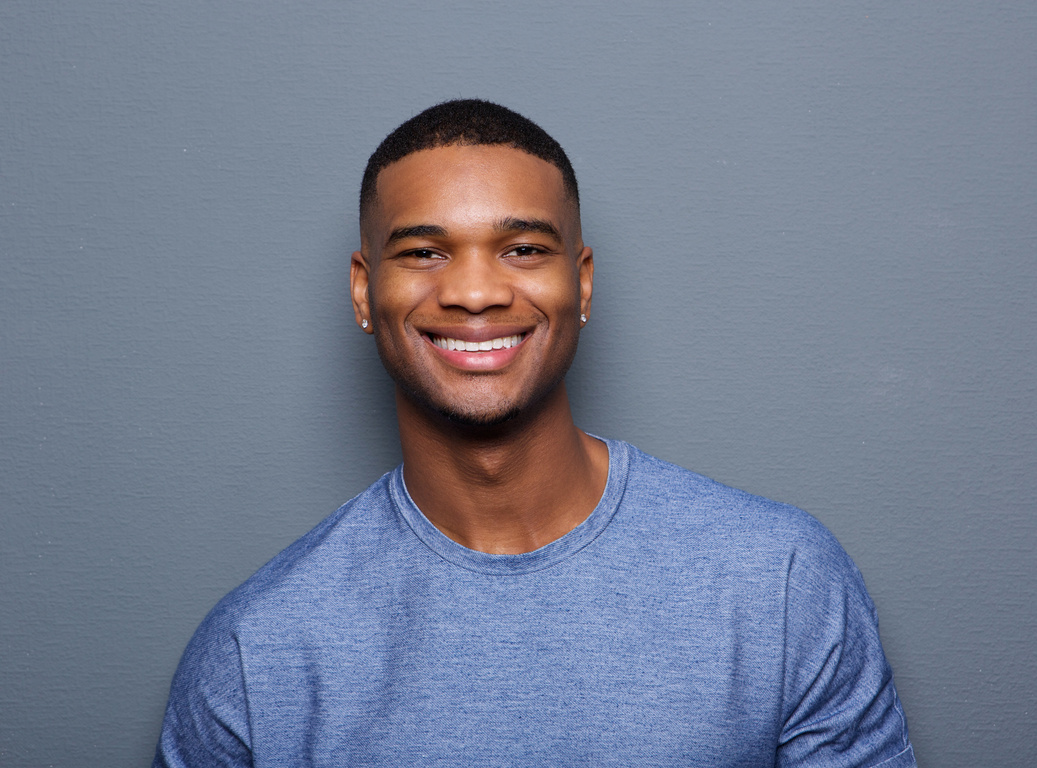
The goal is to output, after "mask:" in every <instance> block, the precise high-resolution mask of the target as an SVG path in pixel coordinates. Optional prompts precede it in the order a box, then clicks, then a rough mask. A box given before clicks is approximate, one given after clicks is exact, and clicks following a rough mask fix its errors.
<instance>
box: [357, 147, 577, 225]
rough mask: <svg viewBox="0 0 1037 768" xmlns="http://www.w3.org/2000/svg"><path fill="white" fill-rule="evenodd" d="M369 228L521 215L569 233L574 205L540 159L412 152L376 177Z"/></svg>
mask: <svg viewBox="0 0 1037 768" xmlns="http://www.w3.org/2000/svg"><path fill="white" fill-rule="evenodd" d="M376 189H377V195H376V199H375V204H374V205H373V206H372V214H374V215H372V216H371V217H370V218H371V222H370V223H371V224H372V225H374V226H375V227H376V228H378V229H380V230H382V231H387V230H389V229H392V228H394V227H397V226H400V225H418V224H437V225H443V226H447V227H449V225H450V223H451V222H453V223H455V225H456V224H461V223H462V222H468V223H470V224H474V223H476V222H478V221H481V220H492V221H499V220H500V219H501V218H502V217H507V216H522V217H535V218H541V219H547V220H549V221H552V222H553V223H554V224H555V225H556V226H557V227H558V228H559V230H560V231H565V230H568V229H571V228H572V226H573V225H574V224H575V225H576V226H577V227H578V221H574V220H575V219H576V216H577V214H576V210H575V208H576V207H575V204H574V203H573V201H572V200H570V199H569V196H568V195H567V193H566V191H565V185H564V183H563V181H562V173H561V171H559V170H558V168H556V167H555V166H554V165H552V164H551V163H549V162H547V161H546V160H542V159H540V158H539V157H536V156H534V155H530V154H529V153H527V152H523V151H522V150H519V149H515V148H513V147H507V146H500V145H489V146H485V145H479V146H446V147H436V148H434V149H424V150H421V151H419V152H413V153H411V154H409V155H407V156H406V157H404V158H402V159H401V160H398V161H396V162H395V163H392V164H391V165H388V166H386V167H385V168H384V169H383V170H382V172H381V173H380V174H379V175H378V180H377V186H376Z"/></svg>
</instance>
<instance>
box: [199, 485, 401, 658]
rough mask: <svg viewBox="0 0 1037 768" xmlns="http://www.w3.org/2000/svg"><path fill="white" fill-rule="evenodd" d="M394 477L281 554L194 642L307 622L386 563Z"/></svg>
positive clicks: (224, 603)
mask: <svg viewBox="0 0 1037 768" xmlns="http://www.w3.org/2000/svg"><path fill="white" fill-rule="evenodd" d="M390 477H391V473H388V474H386V475H384V476H383V477H382V478H380V479H379V480H378V481H377V482H375V483H373V484H372V485H371V486H369V487H368V488H367V489H366V490H364V491H363V492H362V493H360V494H358V495H357V496H355V497H353V498H352V499H350V500H349V501H347V502H346V503H345V504H343V505H342V506H341V507H339V508H338V509H337V510H336V511H335V512H333V513H332V514H330V515H329V516H328V517H326V518H325V519H324V520H322V521H321V522H320V523H318V524H317V525H316V526H315V527H314V528H312V529H311V530H310V531H309V532H307V533H306V534H304V535H303V536H302V537H300V538H299V539H297V540H296V541H295V542H293V543H292V544H290V545H289V546H288V547H286V548H285V549H283V550H282V551H281V552H280V553H278V554H277V555H276V556H274V557H273V558H272V559H271V560H270V561H269V562H267V563H266V564H265V565H263V566H262V567H261V568H260V569H259V570H257V571H256V572H255V573H254V574H253V575H252V576H250V577H249V578H248V579H247V580H245V582H243V583H242V584H241V585H240V586H238V587H237V588H235V589H233V590H232V591H231V592H229V593H228V594H227V595H226V596H225V597H224V598H223V599H222V600H220V601H219V602H218V603H217V604H216V606H215V607H214V608H213V609H212V610H211V611H210V612H209V614H208V616H207V617H206V618H205V620H204V621H203V622H202V624H201V626H199V628H198V631H197V632H196V635H195V638H194V640H193V641H192V643H195V644H197V643H206V642H208V641H209V639H210V638H217V637H218V638H222V639H223V642H225V643H226V642H230V640H231V638H234V639H235V640H237V639H240V636H242V635H245V636H247V635H250V634H257V633H258V634H262V633H263V632H266V631H268V629H269V626H270V625H271V624H283V623H284V622H285V620H286V619H290V618H299V617H305V616H307V614H308V611H309V610H310V608H309V607H308V606H312V605H314V604H319V603H320V600H321V597H322V596H323V595H326V594H328V593H329V592H331V591H333V590H335V588H336V585H337V584H340V583H341V582H342V581H344V580H349V579H350V575H351V574H353V573H355V572H356V571H357V570H359V569H364V568H365V567H368V566H369V564H370V563H372V562H374V561H376V560H378V559H380V558H383V557H384V555H385V552H386V551H387V547H388V545H387V543H386V542H387V541H388V540H391V539H392V538H393V537H394V536H396V535H397V534H398V528H399V521H398V519H397V516H396V515H395V513H394V506H393V503H392V500H391V498H390V495H389V490H388V485H389V478H390Z"/></svg>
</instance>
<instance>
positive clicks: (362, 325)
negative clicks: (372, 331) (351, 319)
mask: <svg viewBox="0 0 1037 768" xmlns="http://www.w3.org/2000/svg"><path fill="white" fill-rule="evenodd" d="M360 327H361V328H363V329H365V330H366V329H367V318H366V317H365V318H364V319H363V320H361V321H360Z"/></svg>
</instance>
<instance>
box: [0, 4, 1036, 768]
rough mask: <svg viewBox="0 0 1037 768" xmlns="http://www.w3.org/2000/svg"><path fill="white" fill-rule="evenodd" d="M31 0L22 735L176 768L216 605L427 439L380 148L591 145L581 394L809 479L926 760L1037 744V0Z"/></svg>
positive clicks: (20, 392) (19, 390)
mask: <svg viewBox="0 0 1037 768" xmlns="http://www.w3.org/2000/svg"><path fill="white" fill-rule="evenodd" d="M563 6H564V7H557V6H556V3H555V2H548V1H547V0H543V1H539V2H516V3H510V4H507V5H505V4H488V3H480V2H475V0H467V1H466V2H440V3H437V4H436V7H434V8H433V7H431V6H430V4H426V3H424V2H417V1H415V0H411V1H410V2H405V3H404V2H399V3H392V2H390V3H385V4H382V5H376V4H372V3H360V2H333V1H332V0H322V1H320V2H305V3H295V4H289V3H281V2H250V3H243V2H236V3H235V2H225V3H211V2H202V1H201V0H185V1H181V2H176V3H170V2H157V1H156V0H134V1H133V2H129V1H128V0H124V1H118V0H79V1H78V2H75V3H72V2H59V3H40V2H35V0H5V2H4V3H3V4H2V5H0V249H2V260H0V505H2V506H0V556H2V560H0V568H2V573H0V579H2V581H0V584H2V588H0V763H2V764H3V765H5V766H43V765H55V766H77V767H83V766H86V767H88V768H89V767H91V766H97V767H98V768H101V767H102V766H103V767H104V768H111V766H130V765H142V764H145V763H147V762H148V760H149V759H150V755H151V752H152V749H153V744H154V741H155V738H156V736H157V731H158V725H159V720H160V716H161V711H162V707H163V705H164V702H165V697H166V692H167V686H168V683H169V678H170V676H171V674H172V671H173V668H174V665H175V664H176V661H177V659H178V656H179V654H180V651H181V650H182V649H183V646H184V644H185V643H186V641H187V639H188V637H189V636H190V634H191V632H192V630H193V629H194V627H195V625H196V624H197V622H198V621H199V620H200V619H201V618H202V616H203V615H204V614H205V612H206V611H207V610H208V609H209V608H210V607H211V605H212V604H213V603H214V602H215V601H216V600H217V599H218V598H219V597H220V596H221V595H222V594H223V593H225V592H226V591H227V590H229V589H230V588H232V587H233V586H235V585H236V584H237V583H239V582H240V581H241V580H242V579H244V578H245V577H246V576H248V574H249V573H251V572H252V571H253V570H254V569H256V568H257V567H258V566H260V565H261V564H262V563H263V562H264V561H265V560H266V559H268V558H269V557H270V556H272V555H273V554H274V553H275V552H277V551H278V550H279V549H280V548H281V547H282V546H284V545H286V544H287V543H288V542H289V541H291V540H293V539H294V538H296V537H297V536H299V535H300V534H302V533H303V532H304V531H306V530H307V529H308V528H309V527H310V526H312V525H313V524H315V523H316V522H317V521H318V520H319V519H321V518H322V517H324V516H325V515H326V514H328V513H330V512H331V511H332V510H333V509H334V508H335V507H336V506H337V505H338V504H339V503H340V502H342V501H344V500H345V499H347V498H349V497H350V496H352V495H353V494H354V493H356V492H358V491H359V490H361V489H362V488H363V487H365V486H366V485H367V484H368V483H369V482H371V481H372V480H374V479H375V478H376V477H377V476H378V475H380V474H381V473H382V472H383V471H385V470H386V469H388V468H390V467H391V466H392V465H393V464H394V463H395V462H396V461H397V457H398V448H397V446H396V435H395V427H394V421H393V417H392V410H391V400H390V387H389V384H388V382H387V379H386V378H385V376H384V374H382V373H381V372H380V370H379V367H378V363H377V359H376V357H375V355H374V351H373V348H372V346H371V344H370V343H369V339H368V338H367V337H365V336H363V335H362V334H360V333H359V331H357V330H356V329H355V328H354V326H353V323H352V317H351V313H350V311H349V305H348V298H347V293H346V285H347V271H348V270H347V266H348V254H349V251H350V250H351V248H352V246H353V245H354V244H356V243H357V241H358V236H357V229H356V224H355V220H354V215H353V210H354V205H355V195H356V189H357V187H358V185H359V178H360V171H361V168H362V164H363V162H364V161H365V160H366V156H367V154H368V153H369V152H370V151H371V150H372V149H373V148H374V146H375V145H376V144H377V142H378V141H379V140H380V139H381V137H382V136H383V135H384V134H385V133H386V132H387V131H388V130H390V129H391V128H392V127H394V126H395V125H396V124H398V123H399V122H400V121H402V120H403V119H405V118H406V117H408V116H410V115H411V114H413V113H414V112H416V111H417V110H419V109H421V108H423V107H425V106H427V105H429V104H431V103H433V102H435V101H439V100H442V99H445V98H450V97H454V96H483V97H487V98H492V99H496V100H499V101H501V102H503V103H505V104H508V105H510V106H513V107H514V108H516V109H518V110H520V111H523V112H526V113H527V114H529V115H530V116H531V117H533V118H534V119H536V120H538V121H539V122H541V123H542V124H543V125H544V127H546V128H547V129H548V130H549V131H551V132H552V133H554V134H555V135H556V136H557V138H558V139H559V140H560V141H561V142H562V144H563V145H564V146H565V147H567V148H568V149H569V151H570V152H571V155H572V158H573V162H574V164H575V165H576V168H577V172H578V173H579V174H580V177H581V181H582V185H583V196H584V210H585V217H586V219H585V233H586V237H587V240H588V241H589V242H590V243H591V244H592V245H594V246H595V249H596V254H597V265H598V283H597V292H596V295H595V305H594V309H595V312H594V316H593V318H592V321H591V325H590V326H589V327H588V329H587V331H586V332H585V334H584V339H583V346H582V348H581V352H580V356H579V358H578V361H577V366H576V368H575V370H574V371H573V373H572V375H571V378H570V381H571V384H572V390H573V393H574V396H575V399H576V401H577V416H578V419H579V422H580V423H581V424H582V425H583V426H584V427H585V428H587V429H590V430H592V431H595V432H598V433H601V434H606V435H610V436H614V437H619V438H624V439H627V440H630V441H632V442H634V443H636V444H638V445H639V446H641V447H642V448H644V449H646V450H648V451H650V452H652V453H655V454H657V455H659V456H662V457H664V458H666V459H670V460H672V461H675V462H677V463H680V464H683V465H685V466H688V467H691V468H694V469H696V470H698V471H701V472H703V473H705V474H709V475H712V476H714V477H717V478H718V479H720V480H723V481H725V482H728V483H731V484H733V485H737V486H740V487H743V488H746V489H748V490H751V491H755V492H757V493H762V494H765V495H769V496H772V497H776V498H778V499H781V500H784V501H789V502H792V503H795V504H797V505H799V506H802V507H805V508H807V509H809V510H810V511H812V512H813V513H814V514H816V515H817V516H818V517H820V518H821V519H822V520H823V521H824V522H825V523H826V524H827V525H828V526H829V527H830V528H832V529H833V531H834V532H835V533H836V534H837V535H838V536H839V537H840V539H841V540H842V542H843V543H844V545H845V546H846V547H847V549H848V550H849V551H850V553H851V554H852V555H853V556H854V558H855V559H856V560H857V562H858V564H859V565H860V566H861V568H862V570H863V571H864V574H865V577H866V579H867V582H868V585H869V588H870V589H871V591H872V594H873V596H874V598H875V600H876V603H877V604H878V607H879V613H880V616H881V620H882V628H883V637H884V640H885V643H886V646H887V651H888V653H889V656H890V658H891V660H892V663H893V665H894V669H895V672H896V676H897V681H898V684H899V687H900V691H901V694H902V698H903V700H904V703H905V707H906V709H907V712H908V716H909V719H910V724H911V729H912V736H913V739H914V742H915V746H916V751H917V753H918V756H919V761H920V764H921V765H922V766H923V767H924V768H925V767H929V768H935V767H936V766H941V768H956V767H961V768H965V767H966V766H968V767H969V768H971V767H972V766H977V765H997V766H1022V765H1027V764H1029V763H1030V761H1031V760H1032V755H1033V754H1035V753H1037V724H1035V721H1037V653H1035V650H1034V649H1035V644H1034V643H1035V641H1034V637H1035V636H1037V609H1035V598H1034V593H1035V590H1037V557H1035V555H1034V551H1035V549H1037V521H1035V516H1034V507H1035V499H1037V487H1035V486H1037V479H1035V478H1037V472H1035V461H1034V459H1035V456H1037V417H1035V411H1037V409H1035V404H1037V398H1035V381H1037V302H1035V301H1034V295H1035V292H1037V260H1035V250H1037V224H1035V211H1037V181H1035V180H1037V91H1035V85H1034V83H1035V80H1037V54H1035V50H1037V46H1035V45H1034V41H1035V40H1037V17H1035V9H1034V6H1033V4H1032V3H1029V2H1016V3H1000V2H988V3H980V2H972V1H968V0H944V2H941V3H939V4H936V3H929V4H918V3H824V2H785V3H768V2H762V0H761V1H754V2H745V3H729V4H720V3H709V4H706V3H695V2H685V3H676V2H674V3H663V2H646V3H642V4H640V5H638V7H637V8H633V7H631V6H630V4H628V3H624V2H619V0H611V1H610V2H589V1H586V0H585V1H582V2H571V3H563Z"/></svg>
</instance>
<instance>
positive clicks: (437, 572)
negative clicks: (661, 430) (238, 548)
mask: <svg viewBox="0 0 1037 768" xmlns="http://www.w3.org/2000/svg"><path fill="white" fill-rule="evenodd" d="M606 442H607V443H608V447H609V452H610V466H609V479H608V484H607V486H606V490H605V493H604V495H603V497H602V499H601V502H600V503H599V504H598V506H597V508H596V509H595V510H594V512H593V513H592V514H591V516H590V517H589V518H588V519H587V520H586V521H585V522H584V523H583V524H582V525H580V526H579V527H577V528H576V529H575V530H573V531H572V532H570V533H569V534H568V535H566V536H564V537H562V538H561V539H559V540H557V541H555V542H553V543H551V544H549V545H548V546H546V547H543V548H542V549H539V550H536V551H534V552H529V553H526V554H521V555H490V554H486V553H483V552H475V551H472V550H469V549H466V548H464V547H462V546H460V545H458V544H456V543H454V542H453V541H452V540H450V539H448V538H447V537H445V536H444V535H443V534H441V533H440V532H439V531H438V530H437V529H436V528H435V527H434V526H433V525H432V524H431V523H430V522H429V521H428V520H427V519H426V518H425V517H424V516H423V515H422V514H421V512H420V511H419V510H418V509H417V508H416V507H415V506H414V503H413V502H412V501H411V499H410V497H409V496H408V494H407V491H406V488H405V486H404V484H403V473H402V470H401V469H400V468H397V469H396V470H395V471H393V472H391V473H389V474H387V475H385V476H384V477H383V478H382V479H381V480H379V481H378V482H377V483H375V484H374V485H372V486H371V487H370V488H368V489H367V490H366V491H365V492H364V493H362V494H360V495H359V496H357V497H356V498H354V499H352V500H351V501H349V502H348V503H347V504H345V505H344V506H343V507H342V508H341V509H339V510H338V511H337V512H335V513H334V514H333V515H331V516H330V517H329V518H327V519H326V520H325V521H324V522H322V523H321V524H320V525H318V526H317V527H316V528H315V529H313V530H312V531H311V532H310V533H308V534H307V535H306V536H304V537H303V538H301V539H300V540H299V541H297V542H296V543H295V544H293V545H292V546H290V547H288V548H287V549H286V550H284V551H283V552H282V553H281V554H280V555H278V556H277V557H275V558H274V559H273V560H272V561H271V562H270V563H268V564H267V565H266V566H264V567H263V568H262V569H260V570H259V571H258V572H257V573H256V574H255V575H254V576H253V577H252V578H250V579H249V580H248V581H246V582H245V583H244V584H243V585H241V586H240V587H239V588H238V589H236V590H234V591H233V592H231V593H230V594H229V595H228V596H227V597H226V598H224V599H223V600H222V601H221V602H220V603H219V604H218V605H217V606H216V607H215V608H214V609H213V611H212V612H211V613H210V614H209V616H208V617H207V618H206V619H205V621H204V622H203V623H202V625H201V626H200V627H199V629H198V631H197V632H196V634H195V636H194V638H193V639H192V640H191V642H190V644H189V645H188V648H187V650H186V651H185V653H184V657H183V659H182V661H181V663H180V667H179V669H178V671H177V673H176V676H175V678H174V681H173V686H172V692H171V696H170V702H169V706H168V709H167V712H166V719H165V723H164V725H163V730H162V736H161V740H160V742H159V748H158V753H157V755H156V758H155V765H156V766H167V765H168V766H223V765H231V766H246V765H255V766H278V767H279V768H285V767H286V766H336V767H337V768H339V767H341V766H350V765H394V766H396V765H438V766H529V765H558V766H579V765H587V766H678V765H680V766H753V767H754V768H759V767H761V766H855V767H858V766H871V765H882V766H884V768H899V767H900V766H913V765H915V761H914V757H913V753H912V751H911V747H910V744H909V742H908V737H907V726H906V724H905V722H904V716H903V713H902V710H901V707H900V703H899V701H898V700H897V696H896V692H895V690H894V688H893V681H892V677H891V674H890V670H889V666H888V665H887V663H886V659H885V657H884V655H883V652H882V648H881V645H880V643H879V636H878V629H877V623H876V617H875V609H874V607H873V605H872V603H871V600H870V599H869V597H868V595H867V593H866V591H865V589H864V584H863V582H862V580H861V577H860V574H859V573H858V571H857V569H856V568H855V567H854V565H853V563H852V562H851V561H850V559H849V557H848V556H847V555H846V553H845V552H844V551H843V549H842V548H841V547H840V546H839V544H838V543H837V542H836V541H835V539H834V538H833V537H832V535H831V534H830V533H829V532H828V531H827V530H826V529H825V528H824V527H823V526H822V525H821V524H820V523H819V522H817V521H816V520H815V519H814V518H812V517H810V516H809V515H807V514H806V513H805V512H802V511H800V510H798V509H795V508H792V507H789V506H785V505H782V504H777V503H775V502H772V501H768V500H766V499H762V498H759V497H756V496H752V495H749V494H746V493H743V492H741V491H737V490H734V489H731V488H728V487H725V486H723V485H720V484H718V483H716V482H714V481H712V480H709V479H707V478H704V477H702V476H700V475H696V474H694V473H692V472H688V471H686V470H684V469H681V468H679V467H676V466H673V465H672V464H667V463H665V462H662V461H659V460H658V459H654V458H652V457H650V456H648V455H646V454H644V453H642V452H641V451H639V450H637V449H636V448H634V447H632V446H629V445H627V444H626V443H620V442H613V441H606Z"/></svg>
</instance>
